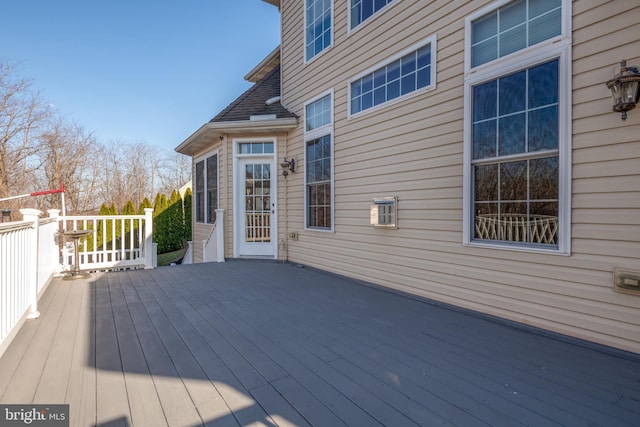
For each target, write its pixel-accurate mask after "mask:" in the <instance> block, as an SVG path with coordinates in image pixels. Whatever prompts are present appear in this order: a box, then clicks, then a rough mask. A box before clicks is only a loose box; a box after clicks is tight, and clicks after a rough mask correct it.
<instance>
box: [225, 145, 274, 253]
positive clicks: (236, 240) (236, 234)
mask: <svg viewBox="0 0 640 427" xmlns="http://www.w3.org/2000/svg"><path fill="white" fill-rule="evenodd" d="M244 142H273V153H268V154H240V153H238V146H239V144H240V143H244ZM232 145H233V167H232V176H233V184H232V187H233V188H232V199H233V201H232V203H233V257H234V258H244V257H247V258H251V257H255V258H264V257H262V256H257V255H256V256H253V255H242V254H241V253H240V238H241V236H242V235H243V234H242V233H243V232H244V230H240V229H239V227H240V222H241V221H240V220H239V213H240V203H241V200H242V198H241V197H239V195H238V191H239V188H240V183H239V182H238V172H239V171H238V163H239V160H241V159H257V160H270V161H271V163H272V165H273V166H272V171H271V180H272V183H273V185H272V188H271V200H272V203H275V207H274V210H275V213H274V214H273V218H272V221H271V235H272V239H271V246H272V249H273V259H276V260H277V259H278V169H277V167H278V164H277V161H276V160H277V159H278V139H277V138H276V137H274V136H269V137H264V138H233V139H232Z"/></svg>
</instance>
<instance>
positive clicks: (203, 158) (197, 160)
mask: <svg viewBox="0 0 640 427" xmlns="http://www.w3.org/2000/svg"><path fill="white" fill-rule="evenodd" d="M216 155H217V156H218V167H217V168H216V172H217V174H218V176H217V181H216V182H217V183H218V192H217V193H218V199H217V202H218V208H219V207H220V149H219V148H218V149H215V150H213V151H209V152H208V153H207V154H203V155H201V156H198V157H196V158H195V159H194V162H193V169H194V175H195V167H196V165H197V164H198V163H200V162H204V168H203V172H204V197H203V198H202V199H203V200H202V203H203V205H204V213H203V214H204V218H203V220H202V221H198V220H197V219H196V218H197V217H198V216H197V212H195V211H194V216H193V219H194V222H195V223H197V224H207V225H211V226H213V225H214V223H211V222H209V221H208V220H207V213H208V212H209V209H208V208H209V205H208V203H207V191H208V187H207V159H208V158H210V157H213V156H216Z"/></svg>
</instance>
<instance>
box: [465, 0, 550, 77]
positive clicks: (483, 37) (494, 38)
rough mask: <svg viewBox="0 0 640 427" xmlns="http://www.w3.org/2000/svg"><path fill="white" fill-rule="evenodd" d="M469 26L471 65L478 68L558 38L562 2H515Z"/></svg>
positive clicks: (530, 0) (540, 0) (532, 0)
mask: <svg viewBox="0 0 640 427" xmlns="http://www.w3.org/2000/svg"><path fill="white" fill-rule="evenodd" d="M471 25H472V26H471V66H472V67H477V66H479V65H482V64H485V63H487V62H490V61H492V60H494V59H497V58H501V57H503V56H506V55H509V54H510V53H513V52H517V51H518V50H522V49H524V48H527V47H529V46H533V45H534V44H536V43H539V42H541V41H544V40H548V39H550V38H553V37H555V36H558V35H560V34H561V32H562V4H561V0H516V1H514V2H511V3H509V4H506V5H505V6H503V7H501V8H499V9H497V10H495V11H493V12H491V13H488V14H486V15H484V16H482V17H480V18H478V19H476V20H475V21H474V22H473V23H472V24H471Z"/></svg>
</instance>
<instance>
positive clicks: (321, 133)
mask: <svg viewBox="0 0 640 427" xmlns="http://www.w3.org/2000/svg"><path fill="white" fill-rule="evenodd" d="M304 111H305V138H304V140H305V226H306V228H309V229H317V230H327V231H330V230H332V229H333V94H332V93H329V94H327V95H323V96H321V97H320V98H317V99H315V100H312V101H310V102H308V103H307V104H306V105H305V110H304Z"/></svg>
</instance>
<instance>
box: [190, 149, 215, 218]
mask: <svg viewBox="0 0 640 427" xmlns="http://www.w3.org/2000/svg"><path fill="white" fill-rule="evenodd" d="M195 184H196V191H195V195H196V197H195V198H196V200H195V202H196V206H195V211H196V221H197V222H203V223H204V222H206V223H208V224H214V223H215V222H216V209H218V154H217V153H216V154H214V155H212V156H210V157H207V158H206V159H203V160H200V161H199V162H197V163H196V179H195Z"/></svg>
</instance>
